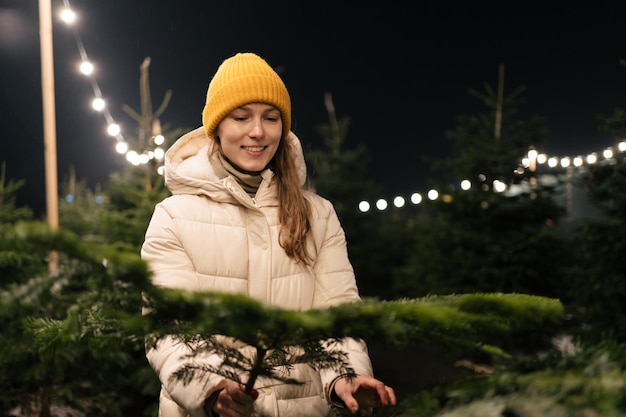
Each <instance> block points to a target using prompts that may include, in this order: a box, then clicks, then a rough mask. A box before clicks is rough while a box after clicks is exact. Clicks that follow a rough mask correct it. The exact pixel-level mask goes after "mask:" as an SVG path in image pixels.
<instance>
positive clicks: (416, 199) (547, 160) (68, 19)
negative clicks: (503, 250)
mask: <svg viewBox="0 0 626 417" xmlns="http://www.w3.org/2000/svg"><path fill="white" fill-rule="evenodd" d="M63 5H64V7H63V9H62V10H61V12H60V14H59V15H60V18H61V20H62V21H63V22H65V23H66V24H68V25H70V26H72V27H73V29H74V39H75V41H76V46H77V48H78V52H79V54H80V58H81V62H80V66H79V69H80V72H81V73H82V74H84V75H85V76H87V77H89V79H90V81H91V88H92V90H93V95H94V98H93V100H92V102H91V106H92V108H93V109H94V110H96V111H98V112H100V113H102V115H103V116H104V119H105V122H106V124H107V133H108V134H109V135H110V136H112V137H113V138H115V139H116V144H115V150H116V151H117V152H118V153H120V154H123V155H126V159H127V160H128V161H129V162H130V163H132V164H133V165H141V164H146V163H148V162H149V161H150V159H152V158H157V159H162V158H163V156H164V150H163V149H161V148H159V147H157V148H156V149H155V150H154V151H149V152H141V153H139V152H137V151H133V150H131V149H130V148H129V145H128V143H127V142H126V140H125V139H124V136H123V133H122V130H121V127H120V125H119V124H117V123H116V122H115V120H114V118H113V116H112V115H111V112H110V110H109V109H108V107H107V105H106V101H105V100H104V97H103V95H102V91H101V90H100V87H99V85H98V81H97V80H96V77H95V76H94V72H95V68H94V65H93V64H92V63H91V62H90V61H89V57H88V55H87V52H86V50H85V46H84V45H83V42H82V40H81V37H80V33H79V32H78V29H77V27H76V26H75V25H74V24H75V22H76V20H77V16H76V13H75V12H74V11H73V10H72V8H71V5H70V2H69V0H63ZM155 139H156V140H157V141H159V142H160V143H159V142H156V141H155V144H156V145H157V146H158V145H161V144H162V143H163V137H162V135H158V137H156V138H155ZM625 152H626V140H623V141H621V142H619V143H618V144H616V145H615V146H613V147H609V148H606V149H605V150H604V151H602V152H600V153H599V154H601V155H602V158H603V159H600V157H599V156H598V155H599V154H598V153H597V152H592V153H590V154H588V155H587V156H586V157H583V156H575V157H571V156H562V157H558V156H548V155H547V154H545V153H539V152H537V151H536V150H535V149H534V148H533V147H530V148H529V152H528V155H526V156H524V157H523V158H522V160H521V164H520V166H519V167H518V168H517V169H516V171H515V172H516V174H519V175H521V174H523V173H524V170H525V169H528V170H530V171H532V172H535V170H536V169H537V165H546V166H547V167H548V168H555V169H557V168H559V167H560V168H568V167H573V168H580V167H583V166H585V165H593V164H596V163H600V162H603V161H605V162H610V161H611V160H613V159H614V158H616V157H617V156H618V154H623V153H625ZM159 173H160V174H162V171H159ZM485 180H486V178H485V177H484V176H483V178H479V182H480V183H482V186H483V187H487V188H490V189H492V190H493V191H494V192H497V193H504V192H507V190H509V187H508V186H507V185H506V183H504V182H502V181H500V180H497V179H496V180H494V181H493V182H492V184H491V186H489V185H485V184H484V182H485ZM472 185H473V184H472V181H471V180H469V179H463V180H462V181H461V182H460V184H459V186H460V188H461V189H462V190H464V191H467V190H470V189H471V188H472ZM425 198H426V199H428V200H429V201H435V200H438V199H440V198H441V199H442V200H443V201H447V200H448V199H450V196H448V195H447V194H440V193H439V192H438V191H437V190H435V189H431V190H429V191H428V192H427V193H426V195H425ZM425 198H424V196H423V195H422V194H421V193H419V192H415V193H412V194H411V195H410V196H409V198H408V200H409V201H410V202H411V204H413V205H414V206H417V205H419V204H422V202H423V201H424V199H425ZM392 204H393V206H394V207H396V208H402V207H404V206H405V205H406V204H407V203H406V199H405V198H404V197H402V196H396V197H394V198H393V199H392ZM374 207H376V209H378V210H379V211H384V210H387V209H388V208H389V203H388V201H387V200H386V199H384V198H379V199H377V200H376V202H375V203H374ZM371 208H372V204H370V202H368V201H365V200H364V201H361V202H360V203H359V205H358V209H359V211H361V212H364V213H365V212H368V211H369V210H371Z"/></svg>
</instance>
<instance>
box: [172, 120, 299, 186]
mask: <svg viewBox="0 0 626 417" xmlns="http://www.w3.org/2000/svg"><path fill="white" fill-rule="evenodd" d="M285 140H286V142H287V143H286V144H287V145H288V146H289V149H290V152H291V155H292V156H293V158H294V160H295V165H296V169H297V171H298V177H299V178H300V183H301V185H302V186H304V184H305V182H306V176H307V170H306V162H305V160H304V153H303V151H302V144H301V143H300V139H298V137H297V136H296V135H295V133H293V132H289V134H288V135H287V138H286V139H285ZM214 145H215V142H213V140H212V139H210V138H209V137H208V136H207V135H206V132H205V130H204V127H199V128H196V129H194V130H192V131H190V132H188V133H186V134H184V135H183V136H181V137H180V138H179V139H178V140H177V141H176V142H175V143H174V144H173V145H172V146H171V147H170V148H169V149H168V150H167V152H166V153H165V167H164V168H165V185H166V186H167V188H168V189H169V190H170V192H171V193H172V194H198V191H199V189H202V190H205V191H207V192H211V191H218V190H221V189H223V187H224V185H223V183H224V181H223V180H222V179H220V178H219V177H218V176H217V175H216V174H215V171H213V167H212V166H211V163H210V162H209V152H210V151H211V148H212V147H213V146H214ZM273 175H274V173H273V172H272V171H271V170H270V169H266V170H265V171H263V172H262V173H261V176H262V177H263V178H264V179H265V180H269V179H271V178H272V176H273Z"/></svg>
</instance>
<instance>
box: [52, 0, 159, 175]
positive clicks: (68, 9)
mask: <svg viewBox="0 0 626 417" xmlns="http://www.w3.org/2000/svg"><path fill="white" fill-rule="evenodd" d="M59 17H60V19H61V21H63V22H64V23H65V24H67V25H68V26H71V27H72V29H73V34H74V40H75V42H76V47H77V48H78V52H79V54H80V63H79V65H78V69H79V71H80V73H81V74H83V75H84V76H86V77H88V79H89V81H90V84H91V89H92V91H93V96H94V98H93V100H92V101H91V108H92V109H93V110H95V111H97V112H99V113H102V115H103V117H104V120H105V122H106V132H107V134H108V135H109V136H112V137H113V138H115V139H116V144H115V151H116V152H118V153H119V154H122V155H125V156H126V160H128V162H130V163H131V164H133V165H141V164H146V163H148V162H149V161H150V159H151V158H157V159H162V158H163V155H164V152H163V151H162V150H161V149H160V148H157V149H156V150H155V151H154V152H150V153H146V152H142V153H138V152H136V151H133V150H131V149H130V147H129V145H128V143H127V142H126V140H125V139H124V135H123V132H122V127H121V126H120V125H119V124H118V123H116V121H115V119H114V118H113V115H112V114H111V111H110V110H109V109H108V107H107V105H106V100H105V99H104V97H103V95H102V91H101V90H100V86H99V85H98V80H97V79H96V76H95V72H96V68H95V66H94V65H93V63H92V62H91V61H90V60H89V56H88V55H87V51H86V50H85V45H84V44H83V41H82V39H81V36H80V33H79V31H78V28H77V26H76V23H77V21H78V15H77V14H76V13H75V12H74V10H73V9H72V6H71V5H70V2H69V0H63V8H62V9H61V10H60V12H59ZM154 139H155V144H156V145H157V146H158V145H161V144H163V143H164V142H165V138H163V136H162V135H161V134H160V132H159V134H158V135H157V136H155V138H154Z"/></svg>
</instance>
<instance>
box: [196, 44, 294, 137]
mask: <svg viewBox="0 0 626 417" xmlns="http://www.w3.org/2000/svg"><path fill="white" fill-rule="evenodd" d="M247 103H267V104H271V105H273V106H276V108H278V110H280V115H281V117H282V119H283V137H286V136H287V134H288V133H289V130H290V129H291V99H290V98H289V92H288V91H287V87H285V83H283V80H282V79H281V78H280V76H279V75H278V74H277V73H276V71H274V70H273V69H272V67H270V66H269V64H268V63H267V62H265V60H264V59H263V58H261V57H260V56H258V55H256V54H253V53H250V52H246V53H238V54H236V55H235V56H232V57H230V58H228V59H226V60H225V61H224V62H222V64H221V65H220V67H219V68H218V69H217V72H216V73H215V75H214V76H213V79H212V80H211V82H210V83H209V89H208V91H207V95H206V104H205V106H204V110H203V111H202V124H203V125H204V130H205V131H206V134H207V135H208V136H211V137H212V136H213V133H214V132H215V129H217V125H218V124H219V123H220V122H221V121H222V119H224V117H226V115H227V114H228V113H230V112H231V111H233V110H234V109H236V108H237V107H239V106H243V105H244V104H247Z"/></svg>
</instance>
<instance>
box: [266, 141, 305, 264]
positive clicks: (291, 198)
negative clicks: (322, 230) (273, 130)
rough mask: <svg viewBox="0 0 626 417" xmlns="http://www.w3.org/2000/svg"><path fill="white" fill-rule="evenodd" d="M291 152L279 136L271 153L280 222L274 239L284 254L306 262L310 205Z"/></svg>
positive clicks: (290, 148)
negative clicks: (276, 238)
mask: <svg viewBox="0 0 626 417" xmlns="http://www.w3.org/2000/svg"><path fill="white" fill-rule="evenodd" d="M294 152H295V150H294V149H293V145H291V143H289V142H287V140H286V139H285V138H282V139H281V141H280V143H279V145H278V149H277V150H276V155H274V171H275V174H276V175H275V176H274V178H275V180H276V184H277V187H278V191H277V192H278V220H279V222H280V233H279V237H278V240H279V243H280V246H282V247H283V249H285V252H286V253H287V256H289V257H290V258H294V259H295V260H296V261H297V262H303V263H304V264H306V265H308V264H309V263H310V262H311V260H312V258H311V255H310V254H309V253H308V251H307V249H306V242H307V235H308V233H309V231H310V230H311V220H310V216H311V206H310V205H309V202H308V201H307V200H306V198H304V193H303V189H302V183H301V179H300V178H299V177H298V172H297V168H296V164H295V157H294V155H293V153H294Z"/></svg>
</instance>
